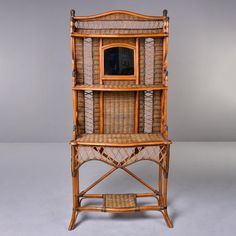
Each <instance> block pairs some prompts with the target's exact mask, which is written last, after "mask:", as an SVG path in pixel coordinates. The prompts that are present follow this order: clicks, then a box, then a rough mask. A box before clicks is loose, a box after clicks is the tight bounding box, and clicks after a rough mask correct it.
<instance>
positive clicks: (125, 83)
mask: <svg viewBox="0 0 236 236" xmlns="http://www.w3.org/2000/svg"><path fill="white" fill-rule="evenodd" d="M103 84H105V85H131V84H136V81H134V80H133V81H132V80H130V81H129V80H126V81H123V80H110V81H109V80H104V81H103Z"/></svg>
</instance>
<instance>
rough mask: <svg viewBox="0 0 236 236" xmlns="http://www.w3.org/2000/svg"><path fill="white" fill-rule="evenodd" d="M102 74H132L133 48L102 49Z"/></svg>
mask: <svg viewBox="0 0 236 236" xmlns="http://www.w3.org/2000/svg"><path fill="white" fill-rule="evenodd" d="M104 67H105V68H104V75H134V50H132V49H130V48H124V47H114V48H108V49H106V50H105V51H104Z"/></svg>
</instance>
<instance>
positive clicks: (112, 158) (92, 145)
mask: <svg viewBox="0 0 236 236" xmlns="http://www.w3.org/2000/svg"><path fill="white" fill-rule="evenodd" d="M115 14H117V15H118V17H121V15H126V16H127V17H134V19H135V21H144V20H145V21H151V20H160V21H163V30H162V32H161V33H139V34H138V33H137V34H134V33H127V34H123V33H118V34H92V33H91V34H83V33H82V34H81V33H77V32H76V29H75V28H76V27H75V23H76V22H79V21H96V20H101V21H102V20H104V19H103V18H102V17H108V16H112V15H115ZM119 14H120V15H119ZM100 18H101V19H100ZM114 20H117V21H118V20H119V21H120V20H122V21H127V19H126V17H124V19H116V18H115V19H113V21H114ZM130 20H132V19H130V18H129V21H130ZM168 20H169V18H168V17H167V11H166V10H165V11H163V16H146V15H142V14H138V13H134V12H129V11H123V10H122V11H121V10H117V11H110V12H105V13H102V14H97V15H92V16H75V11H74V10H71V20H70V36H71V50H72V71H73V73H72V98H73V124H74V128H73V139H72V140H71V141H70V144H71V174H72V192H73V208H72V216H71V221H70V225H69V230H72V229H74V228H75V225H76V218H77V216H78V213H79V212H82V211H99V212H113V213H125V212H136V211H160V212H161V213H162V215H163V217H164V220H165V222H166V224H167V226H168V227H170V228H172V227H173V224H172V222H171V220H170V218H169V215H168V212H167V182H168V172H169V154H170V144H171V141H170V140H168V132H167V129H166V127H167V126H166V117H167V112H166V111H167V90H168V85H167V51H168V33H169V22H168ZM76 37H82V38H87V37H89V38H99V48H98V51H99V55H100V57H99V76H100V79H99V82H97V83H99V84H92V85H86V84H78V81H77V75H78V71H77V67H76V64H77V58H76V55H77V54H76V45H75V40H76ZM147 37H151V38H155V37H163V57H162V81H161V83H160V84H152V85H144V84H140V78H141V77H140V78H139V75H140V71H139V66H140V65H139V64H140V58H141V56H140V55H139V48H140V40H141V39H140V38H147ZM105 38H111V39H115V38H118V39H122V38H123V39H129V38H134V39H135V45H133V44H130V43H123V42H122V43H121V42H114V43H110V44H106V45H103V39H105ZM111 47H127V48H130V49H132V50H134V76H133V77H132V76H105V75H104V50H105V49H108V48H111ZM78 57H79V56H78ZM78 60H79V59H78ZM107 81H112V82H116V81H122V82H126V84H125V85H117V84H114V85H113V84H111V85H107V84H105V83H106V82H107ZM129 81H131V82H132V81H133V82H134V84H127V83H129ZM83 91H84V92H86V91H92V92H93V91H97V92H98V93H99V96H98V99H99V100H98V103H97V104H98V108H99V133H100V134H98V135H99V137H101V136H100V135H104V140H105V141H101V140H103V139H101V140H98V141H96V140H95V141H93V140H92V141H91V140H89V139H88V140H87V139H86V135H87V134H83V133H81V132H80V129H79V127H80V124H79V109H78V92H83ZM108 91H109V92H121V91H123V92H130V91H133V92H134V94H135V96H134V101H135V102H134V130H133V134H132V135H136V136H137V137H139V138H140V139H138V138H137V139H135V137H136V136H132V137H134V139H133V138H131V139H130V141H127V140H126V139H127V136H126V134H119V135H120V138H121V140H124V141H122V142H120V141H118V138H117V136H114V137H115V138H114V140H109V141H107V140H108V139H107V140H106V137H108V135H107V134H104V109H105V108H104V92H108ZM144 91H161V109H160V111H161V113H160V114H161V118H160V119H161V122H160V131H161V132H160V134H159V133H158V134H155V133H153V134H151V135H150V139H148V138H147V139H143V138H141V136H142V134H139V119H140V117H139V115H140V113H139V109H140V104H139V97H140V96H139V95H140V93H142V92H144ZM89 135H90V134H89ZM91 135H92V136H94V135H95V134H91ZM96 135H97V134H96ZM152 135H153V136H152ZM155 135H156V136H155ZM94 137H95V136H94ZM148 137H149V136H148ZM153 137H154V140H153ZM140 140H141V141H140ZM113 149H116V151H115V150H113ZM130 149H132V151H130ZM109 150H110V151H109ZM156 150H159V151H158V152H157V151H156ZM117 153H120V154H121V155H122V157H121V159H119V158H118V156H117V155H118V154H117ZM92 160H98V161H102V162H104V163H106V164H108V165H110V166H111V169H110V170H109V171H108V172H106V173H105V174H103V175H102V176H100V177H99V178H98V179H96V180H95V181H94V182H93V183H91V184H90V185H89V186H87V187H86V188H84V189H83V190H81V191H80V188H79V169H80V168H81V166H82V165H83V164H84V163H86V162H88V161H92ZM144 160H149V161H152V162H154V163H155V164H156V165H157V166H158V175H157V177H158V185H157V186H152V185H150V184H149V183H148V182H146V181H145V180H143V179H142V178H141V177H139V176H138V175H136V174H135V173H133V172H132V171H131V170H130V169H129V168H128V167H129V166H130V165H132V164H133V163H137V162H139V161H144ZM118 169H121V170H123V171H124V172H125V173H127V174H128V175H130V176H131V177H133V178H134V179H135V180H136V181H138V182H139V183H140V184H142V185H144V186H145V187H146V188H147V189H149V190H150V191H151V192H144V193H136V194H132V197H133V200H135V201H136V198H146V197H147V198H154V199H155V200H156V203H155V204H151V205H146V206H139V205H134V206H131V205H128V206H127V207H117V206H115V205H112V207H107V206H106V205H105V199H106V196H107V194H90V193H88V192H89V191H90V190H91V189H92V188H94V187H95V186H96V185H97V184H99V183H100V182H101V181H103V180H104V179H106V178H107V177H108V176H110V175H111V174H112V173H113V172H115V171H116V170H118ZM120 195H121V197H120V199H119V200H117V202H116V203H115V204H118V205H119V203H120V202H121V201H123V200H124V199H125V197H127V196H126V195H124V194H123V195H124V196H123V195H122V194H120ZM91 198H98V199H103V200H104V205H103V206H93V205H88V206H84V205H83V204H82V201H83V200H84V199H91ZM109 204H110V203H109ZM112 204H113V203H112ZM121 205H122V204H121Z"/></svg>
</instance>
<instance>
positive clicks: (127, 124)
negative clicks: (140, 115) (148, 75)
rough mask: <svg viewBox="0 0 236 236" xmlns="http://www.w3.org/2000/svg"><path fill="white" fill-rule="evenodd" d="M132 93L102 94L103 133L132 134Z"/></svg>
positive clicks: (133, 96) (133, 116) (133, 110)
mask: <svg viewBox="0 0 236 236" xmlns="http://www.w3.org/2000/svg"><path fill="white" fill-rule="evenodd" d="M134 104H135V93H134V92H104V110H103V114H104V133H106V134H108V133H133V132H134V121H135V106H134Z"/></svg>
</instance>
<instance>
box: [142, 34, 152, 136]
mask: <svg viewBox="0 0 236 236" xmlns="http://www.w3.org/2000/svg"><path fill="white" fill-rule="evenodd" d="M153 75H154V39H153V38H146V39H145V84H153ZM152 117H153V91H145V92H144V132H145V133H151V132H152V124H153V119H152Z"/></svg>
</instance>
